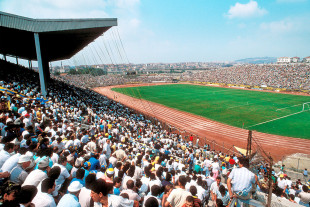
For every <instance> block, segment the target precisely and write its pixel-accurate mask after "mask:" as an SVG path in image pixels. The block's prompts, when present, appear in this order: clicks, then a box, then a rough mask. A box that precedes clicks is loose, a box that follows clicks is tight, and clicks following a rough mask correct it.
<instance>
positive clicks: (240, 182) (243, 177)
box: [229, 167, 255, 192]
mask: <svg viewBox="0 0 310 207" xmlns="http://www.w3.org/2000/svg"><path fill="white" fill-rule="evenodd" d="M229 178H230V179H232V184H233V191H235V192H238V191H246V192H250V190H251V189H252V184H254V183H255V176H254V174H253V173H252V172H251V171H249V170H248V169H247V168H245V167H242V168H234V169H233V170H232V171H231V173H230V174H229Z"/></svg>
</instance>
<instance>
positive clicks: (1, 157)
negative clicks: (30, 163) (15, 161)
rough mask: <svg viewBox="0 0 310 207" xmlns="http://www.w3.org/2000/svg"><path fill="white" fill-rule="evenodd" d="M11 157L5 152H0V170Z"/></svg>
mask: <svg viewBox="0 0 310 207" xmlns="http://www.w3.org/2000/svg"><path fill="white" fill-rule="evenodd" d="M10 157H11V155H10V153H8V152H7V151H5V150H1V151H0V168H2V165H3V164H4V163H5V161H7V160H8V159H9V158H10Z"/></svg>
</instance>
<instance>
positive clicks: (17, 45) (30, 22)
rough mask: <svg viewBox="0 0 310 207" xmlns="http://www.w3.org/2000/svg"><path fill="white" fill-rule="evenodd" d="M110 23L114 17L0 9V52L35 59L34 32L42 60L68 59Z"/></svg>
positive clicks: (109, 26)
mask: <svg viewBox="0 0 310 207" xmlns="http://www.w3.org/2000/svg"><path fill="white" fill-rule="evenodd" d="M112 26H117V19H116V18H104V19H103V18H95V19H31V18H27V17H22V16H17V15H13V14H8V13H4V12H0V37H1V39H0V54H4V55H9V56H17V57H19V58H23V59H27V60H37V54H36V46H35V39H34V34H35V33H38V34H39V37H40V47H41V53H42V56H44V58H45V60H46V61H48V62H49V61H56V60H62V59H68V58H71V57H72V56H73V55H74V54H76V53H77V52H78V51H80V50H82V49H83V48H84V47H85V46H87V45H88V44H89V43H91V42H92V41H94V40H95V39H96V38H98V37H99V36H100V35H102V34H103V33H104V32H106V31H107V30H108V29H110V28H111V27H112Z"/></svg>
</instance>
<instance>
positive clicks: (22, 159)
mask: <svg viewBox="0 0 310 207" xmlns="http://www.w3.org/2000/svg"><path fill="white" fill-rule="evenodd" d="M28 161H32V157H31V156H28V155H21V156H20V157H19V159H18V163H24V162H28Z"/></svg>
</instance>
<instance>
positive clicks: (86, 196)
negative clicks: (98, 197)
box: [79, 187, 91, 207]
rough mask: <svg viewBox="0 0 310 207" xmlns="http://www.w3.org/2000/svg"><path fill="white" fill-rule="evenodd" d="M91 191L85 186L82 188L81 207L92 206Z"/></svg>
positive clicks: (80, 195)
mask: <svg viewBox="0 0 310 207" xmlns="http://www.w3.org/2000/svg"><path fill="white" fill-rule="evenodd" d="M90 193H91V190H89V189H87V188H85V187H83V188H82V189H81V192H80V194H79V203H80V204H81V207H90V200H91V197H90Z"/></svg>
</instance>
